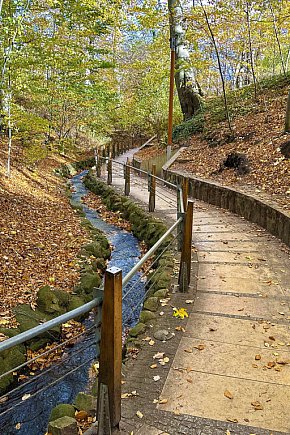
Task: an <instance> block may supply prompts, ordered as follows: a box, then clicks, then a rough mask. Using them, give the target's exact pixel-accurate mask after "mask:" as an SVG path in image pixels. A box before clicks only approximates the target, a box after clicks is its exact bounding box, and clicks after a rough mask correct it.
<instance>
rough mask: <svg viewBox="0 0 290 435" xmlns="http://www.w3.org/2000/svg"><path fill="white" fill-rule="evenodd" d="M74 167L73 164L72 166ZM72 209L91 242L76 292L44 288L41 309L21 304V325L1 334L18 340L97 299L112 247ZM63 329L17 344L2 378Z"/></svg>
mask: <svg viewBox="0 0 290 435" xmlns="http://www.w3.org/2000/svg"><path fill="white" fill-rule="evenodd" d="M91 162H92V160H86V161H83V162H79V163H77V164H75V165H74V170H76V169H77V170H80V169H84V168H85V167H87V166H88V165H90V164H91ZM70 166H71V165H70ZM70 171H71V167H69V168H65V165H63V166H62V168H61V170H60V171H59V174H60V175H61V174H62V173H63V175H66V176H68V175H69V174H70ZM71 206H72V207H73V208H75V209H76V211H77V212H78V213H79V214H80V215H81V217H82V222H81V225H82V226H83V227H84V228H85V229H86V230H87V231H88V234H89V237H90V239H91V241H90V242H89V243H87V244H86V245H85V246H83V247H82V248H81V250H80V254H79V255H78V258H79V265H80V281H79V283H78V284H77V285H76V286H75V288H74V289H73V293H67V292H66V291H64V290H60V289H56V288H52V287H50V286H48V285H46V286H44V287H41V288H40V289H39V291H38V293H37V300H36V304H37V307H36V308H35V309H32V308H31V306H30V305H29V304H19V305H17V306H16V307H15V308H14V309H13V312H14V314H15V318H16V321H17V323H18V324H19V326H18V327H17V328H12V329H9V328H0V333H2V334H4V335H5V336H6V337H8V338H10V337H14V336H16V335H17V334H19V333H21V332H24V331H27V330H28V329H31V328H33V327H35V326H38V325H39V323H40V322H44V321H48V320H50V319H52V318H54V317H57V316H59V315H61V314H64V313H65V312H68V311H71V310H73V309H75V308H78V307H79V306H81V305H83V304H85V303H86V302H89V301H90V300H92V299H93V289H94V288H95V287H99V286H100V284H101V275H102V273H103V272H104V271H105V269H106V260H107V259H108V258H109V257H110V255H111V251H110V245H109V242H108V240H107V238H106V237H105V236H104V234H103V233H102V232H101V231H100V230H98V229H96V228H94V227H93V225H91V223H90V222H89V221H88V220H87V219H86V218H84V213H83V212H82V209H81V207H80V206H79V205H76V204H74V203H73V202H72V201H71ZM60 336H61V327H60V326H59V327H55V328H54V329H53V330H51V331H49V333H48V332H47V333H44V334H42V335H41V336H39V337H36V338H34V339H32V340H30V341H29V342H27V343H26V344H25V345H24V344H22V345H17V346H14V347H13V348H12V349H9V350H6V351H4V352H2V353H1V355H0V375H1V374H4V373H6V372H8V371H10V370H12V369H14V368H15V367H17V366H19V365H21V364H23V363H24V362H25V361H26V358H27V357H26V352H27V349H31V350H32V351H37V350H39V349H41V348H42V347H44V346H46V345H47V344H48V343H51V342H52V341H54V340H55V341H57V340H59V338H60ZM14 382H15V377H14V375H13V374H10V375H7V376H5V377H3V378H1V379H0V395H2V394H5V393H6V392H7V389H8V387H9V386H10V385H11V384H13V383H14Z"/></svg>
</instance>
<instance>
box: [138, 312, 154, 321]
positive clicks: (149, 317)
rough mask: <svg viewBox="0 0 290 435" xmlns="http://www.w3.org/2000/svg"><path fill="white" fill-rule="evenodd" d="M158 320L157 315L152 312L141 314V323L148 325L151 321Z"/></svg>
mask: <svg viewBox="0 0 290 435" xmlns="http://www.w3.org/2000/svg"><path fill="white" fill-rule="evenodd" d="M153 319H156V314H155V313H153V312H152V311H147V310H143V311H141V314H140V322H141V323H147V322H150V321H151V320H153Z"/></svg>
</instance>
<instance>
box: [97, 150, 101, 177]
mask: <svg viewBox="0 0 290 435" xmlns="http://www.w3.org/2000/svg"><path fill="white" fill-rule="evenodd" d="M101 170H102V162H101V151H100V150H98V152H97V177H98V178H101Z"/></svg>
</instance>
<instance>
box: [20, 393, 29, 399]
mask: <svg viewBox="0 0 290 435" xmlns="http://www.w3.org/2000/svg"><path fill="white" fill-rule="evenodd" d="M30 396H31V394H24V396H22V397H21V400H27V399H29V397H30Z"/></svg>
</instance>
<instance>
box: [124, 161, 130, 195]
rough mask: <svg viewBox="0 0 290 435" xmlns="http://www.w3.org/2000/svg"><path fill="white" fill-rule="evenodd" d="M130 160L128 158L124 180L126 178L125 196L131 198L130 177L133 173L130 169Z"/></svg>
mask: <svg viewBox="0 0 290 435" xmlns="http://www.w3.org/2000/svg"><path fill="white" fill-rule="evenodd" d="M129 164H130V161H129V158H127V163H126V165H125V168H124V169H125V174H124V178H125V195H126V196H129V195H130V175H131V171H130V168H129Z"/></svg>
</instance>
